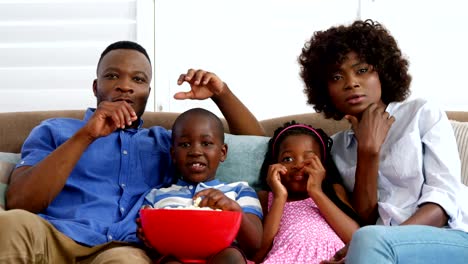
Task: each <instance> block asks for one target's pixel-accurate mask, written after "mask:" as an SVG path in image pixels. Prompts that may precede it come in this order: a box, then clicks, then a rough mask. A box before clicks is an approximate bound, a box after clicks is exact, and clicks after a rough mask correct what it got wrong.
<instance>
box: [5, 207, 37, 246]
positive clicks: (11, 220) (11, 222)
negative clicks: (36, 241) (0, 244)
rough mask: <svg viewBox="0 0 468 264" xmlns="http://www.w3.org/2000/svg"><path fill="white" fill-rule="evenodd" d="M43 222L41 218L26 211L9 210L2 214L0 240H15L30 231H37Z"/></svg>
mask: <svg viewBox="0 0 468 264" xmlns="http://www.w3.org/2000/svg"><path fill="white" fill-rule="evenodd" d="M40 222H41V220H40V218H39V216H37V215H36V214H33V213H30V212H28V211H25V210H8V211H5V212H1V213H0V237H1V238H0V239H1V240H5V239H15V237H17V235H16V236H15V234H18V233H21V232H23V231H26V230H28V229H31V230H35V231H36V232H37V231H38V229H37V228H36V227H37V225H38V224H39V223H40Z"/></svg>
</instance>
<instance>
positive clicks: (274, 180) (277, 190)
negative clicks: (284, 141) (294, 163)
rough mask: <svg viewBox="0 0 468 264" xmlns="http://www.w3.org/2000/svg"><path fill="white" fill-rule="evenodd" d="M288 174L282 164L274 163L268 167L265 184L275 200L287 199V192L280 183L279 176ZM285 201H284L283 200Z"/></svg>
mask: <svg viewBox="0 0 468 264" xmlns="http://www.w3.org/2000/svg"><path fill="white" fill-rule="evenodd" d="M287 172H288V170H287V169H286V167H285V166H284V165H282V164H279V163H276V164H273V165H270V167H268V175H267V184H268V186H270V189H271V191H272V192H273V194H274V196H275V198H284V199H287V198H288V190H287V189H286V187H284V185H283V184H282V183H281V175H284V174H286V173H287ZM285 201H286V200H285Z"/></svg>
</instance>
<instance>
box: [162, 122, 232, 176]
mask: <svg viewBox="0 0 468 264" xmlns="http://www.w3.org/2000/svg"><path fill="white" fill-rule="evenodd" d="M217 131H218V130H217V129H216V126H215V123H214V121H212V120H211V119H209V118H206V117H202V116H197V115H195V116H193V117H190V118H186V119H185V120H182V121H181V122H180V123H179V124H178V125H177V126H176V127H175V128H174V135H175V137H174V139H173V142H174V143H173V146H172V148H171V155H172V160H173V162H174V164H175V166H176V168H177V170H178V171H179V173H180V174H181V176H182V177H183V179H184V180H185V181H189V182H205V181H210V180H213V179H214V178H215V176H216V170H217V169H218V166H219V163H220V162H223V161H224V160H225V159H226V154H227V145H226V144H224V142H222V141H221V135H218V132H217Z"/></svg>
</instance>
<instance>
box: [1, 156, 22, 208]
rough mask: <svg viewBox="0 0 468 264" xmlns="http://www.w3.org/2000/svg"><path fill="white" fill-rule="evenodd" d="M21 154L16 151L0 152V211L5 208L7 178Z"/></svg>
mask: <svg viewBox="0 0 468 264" xmlns="http://www.w3.org/2000/svg"><path fill="white" fill-rule="evenodd" d="M20 158H21V155H20V154H18V153H7V152H0V211H3V210H5V191H6V188H7V187H8V180H9V178H10V174H11V172H12V171H13V168H14V167H15V165H16V163H17V162H19V160H20Z"/></svg>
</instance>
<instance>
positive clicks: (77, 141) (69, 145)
mask: <svg viewBox="0 0 468 264" xmlns="http://www.w3.org/2000/svg"><path fill="white" fill-rule="evenodd" d="M91 142H92V141H91V140H90V139H89V138H87V137H86V135H85V133H84V131H79V132H77V133H76V134H75V135H74V136H73V137H71V138H70V139H69V140H67V141H66V142H65V143H63V144H62V145H61V146H60V147H58V148H57V149H56V150H54V151H53V152H52V153H51V154H50V155H49V156H47V157H46V158H45V159H44V160H42V161H41V162H39V163H38V164H37V165H35V166H23V167H19V168H17V169H15V170H14V171H13V173H12V175H11V177H10V183H9V186H8V191H7V196H6V202H7V204H6V205H7V208H8V209H24V210H28V211H30V212H33V213H38V212H40V211H42V210H43V209H45V208H46V207H47V206H48V205H49V204H50V203H51V202H52V200H53V199H54V198H55V197H56V196H57V194H58V193H59V192H60V191H61V190H62V188H63V186H64V185H65V182H66V181H67V179H68V176H69V175H70V173H71V171H72V170H73V168H74V167H75V165H76V163H77V162H78V160H79V159H80V157H81V155H82V154H83V152H84V151H85V150H86V148H87V146H88V145H89V144H90V143H91Z"/></svg>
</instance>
